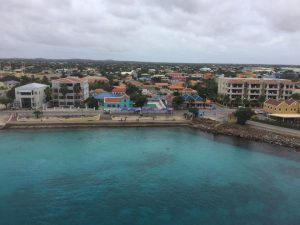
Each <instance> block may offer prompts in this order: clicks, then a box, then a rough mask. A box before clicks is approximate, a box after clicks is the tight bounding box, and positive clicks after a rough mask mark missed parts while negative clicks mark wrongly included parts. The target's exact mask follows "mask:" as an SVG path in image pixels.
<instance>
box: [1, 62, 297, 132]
mask: <svg viewBox="0 0 300 225" xmlns="http://www.w3.org/2000/svg"><path fill="white" fill-rule="evenodd" d="M299 99H300V67H299V66H278V65H226V64H224V65H221V64H215V65H213V64H177V63H143V62H121V61H113V60H106V61H96V60H50V59H49V60H47V59H1V60H0V103H1V104H2V105H1V108H2V110H3V111H2V114H3V115H5V116H7V114H5V112H10V113H11V112H16V113H13V115H14V117H13V118H11V119H12V121H13V120H16V121H22V120H24V121H26V119H27V121H28V120H30V117H33V118H32V120H34V118H36V119H40V118H41V117H43V115H44V118H43V120H44V121H46V120H47V118H48V119H49V118H50V117H53V116H54V115H55V116H58V115H57V114H55V112H60V114H59V116H63V117H66V116H71V115H76V116H78V115H80V116H96V115H98V114H99V116H100V115H102V118H105V116H106V117H109V116H110V117H111V118H112V119H115V120H116V118H117V120H119V121H120V120H122V121H126V120H127V121H129V120H130V118H131V117H130V115H131V116H132V118H134V119H132V120H134V121H142V120H143V119H144V120H145V119H146V118H147V116H148V117H150V118H152V119H153V120H155V117H156V119H157V120H159V116H163V118H164V120H166V118H169V119H170V118H171V119H170V120H177V121H179V120H181V119H183V120H185V119H187V118H208V119H212V120H214V121H219V122H224V121H227V122H228V121H231V120H237V121H238V122H240V124H243V123H245V122H246V120H249V119H250V118H251V120H252V122H253V123H254V122H256V123H257V122H262V123H264V124H271V125H277V126H280V127H288V128H295V129H299V123H300V103H299ZM28 109H31V111H30V110H29V111H28ZM245 109H247V110H248V109H249V110H251V112H252V114H253V115H252V114H251V115H250V116H245V114H247V113H246V112H242V114H243V115H244V116H245V117H246V118H245V119H242V120H241V121H239V118H238V117H237V115H238V114H237V111H238V110H240V111H242V110H245ZM14 110H15V111H14ZM18 110H21V111H18ZM24 110H25V111H24ZM26 110H27V111H26ZM66 110H67V111H66ZM50 112H52V114H49V115H48V116H47V113H50ZM62 112H65V113H62ZM78 112H80V113H78ZM72 113H73V114H72ZM76 113H77V114H76ZM247 117H249V118H247ZM97 118H98V117H97ZM6 119H7V118H6ZM56 119H57V118H56ZM98 119H99V118H98ZM98 119H96V120H98ZM3 120H4V121H2V122H3V124H5V119H3ZM91 120H92V119H91V118H89V121H91ZM49 121H50V119H49ZM49 121H48V122H49Z"/></svg>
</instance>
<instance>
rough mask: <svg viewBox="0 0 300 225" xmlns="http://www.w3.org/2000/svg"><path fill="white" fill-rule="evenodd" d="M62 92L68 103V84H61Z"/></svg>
mask: <svg viewBox="0 0 300 225" xmlns="http://www.w3.org/2000/svg"><path fill="white" fill-rule="evenodd" d="M59 91H60V93H61V94H62V95H63V97H64V99H65V103H66V96H67V94H68V93H69V89H68V86H67V85H66V84H61V85H60V88H59Z"/></svg>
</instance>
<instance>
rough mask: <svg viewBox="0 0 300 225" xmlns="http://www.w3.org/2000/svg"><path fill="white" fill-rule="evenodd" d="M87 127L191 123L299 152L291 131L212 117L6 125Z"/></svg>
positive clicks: (9, 126) (8, 125) (14, 126)
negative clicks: (283, 131) (216, 119)
mask: <svg viewBox="0 0 300 225" xmlns="http://www.w3.org/2000/svg"><path fill="white" fill-rule="evenodd" d="M88 127H94V128H96V127H107V128H118V127H119V128H122V127H189V128H193V129H197V130H201V131H203V132H207V133H211V134H215V135H224V136H231V137H237V138H241V139H245V140H249V141H255V142H263V143H267V144H271V145H274V146H284V147H289V148H292V149H294V150H295V151H296V152H300V138H299V137H296V136H292V135H286V134H278V133H276V132H271V131H267V130H262V129H258V128H253V127H250V126H248V125H244V126H241V125H237V124H228V123H224V124H222V123H218V122H216V121H214V120H210V119H205V118H201V119H196V120H193V121H191V120H184V121H151V122H150V121H139V122H136V121H126V122H125V121H110V120H106V121H100V122H95V121H93V122H80V123H79V122H24V123H23V122H12V121H10V122H8V123H6V124H5V126H4V127H3V129H44V128H88Z"/></svg>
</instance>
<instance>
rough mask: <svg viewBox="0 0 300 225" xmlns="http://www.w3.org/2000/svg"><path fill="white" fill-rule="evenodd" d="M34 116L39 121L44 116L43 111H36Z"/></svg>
mask: <svg viewBox="0 0 300 225" xmlns="http://www.w3.org/2000/svg"><path fill="white" fill-rule="evenodd" d="M33 114H34V115H35V117H36V118H37V119H38V118H39V117H40V116H42V115H43V111H40V110H38V109H36V110H34V111H33Z"/></svg>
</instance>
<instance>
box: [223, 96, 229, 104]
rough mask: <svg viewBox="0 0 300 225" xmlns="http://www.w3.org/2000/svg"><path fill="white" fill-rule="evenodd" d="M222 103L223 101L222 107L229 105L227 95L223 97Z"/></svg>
mask: <svg viewBox="0 0 300 225" xmlns="http://www.w3.org/2000/svg"><path fill="white" fill-rule="evenodd" d="M222 101H223V104H224V105H226V106H228V104H229V103H230V97H229V95H224V97H223V100H222Z"/></svg>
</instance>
